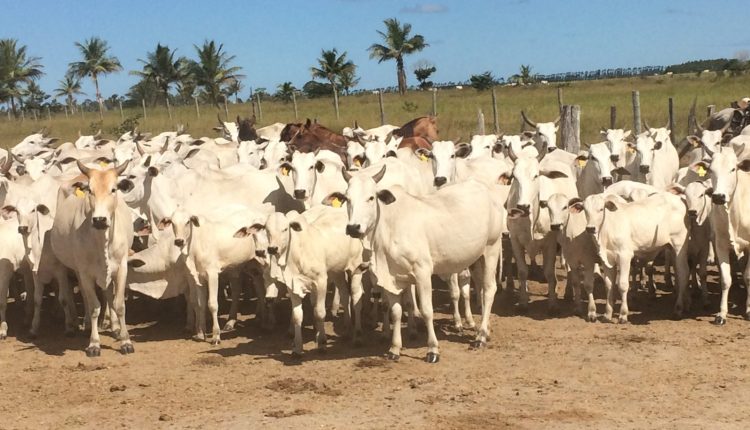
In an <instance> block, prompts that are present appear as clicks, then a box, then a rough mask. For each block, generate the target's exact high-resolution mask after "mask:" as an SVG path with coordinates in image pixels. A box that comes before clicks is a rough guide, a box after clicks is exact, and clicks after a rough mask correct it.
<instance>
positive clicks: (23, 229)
mask: <svg viewBox="0 0 750 430" xmlns="http://www.w3.org/2000/svg"><path fill="white" fill-rule="evenodd" d="M18 233H20V234H22V235H24V236H26V235H27V234H29V226H27V225H19V226H18Z"/></svg>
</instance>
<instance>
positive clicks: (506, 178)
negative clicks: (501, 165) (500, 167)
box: [497, 173, 513, 185]
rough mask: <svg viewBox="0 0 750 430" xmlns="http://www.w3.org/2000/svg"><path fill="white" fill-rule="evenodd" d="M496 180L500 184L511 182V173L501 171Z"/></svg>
mask: <svg viewBox="0 0 750 430" xmlns="http://www.w3.org/2000/svg"><path fill="white" fill-rule="evenodd" d="M497 182H498V183H499V184H501V185H510V184H511V183H512V182H513V175H509V174H507V173H503V174H502V175H500V177H499V178H497Z"/></svg>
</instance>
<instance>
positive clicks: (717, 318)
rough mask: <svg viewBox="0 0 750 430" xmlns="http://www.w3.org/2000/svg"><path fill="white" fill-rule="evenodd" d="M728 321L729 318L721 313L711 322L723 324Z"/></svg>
mask: <svg viewBox="0 0 750 430" xmlns="http://www.w3.org/2000/svg"><path fill="white" fill-rule="evenodd" d="M726 323H727V319H726V318H724V317H723V316H721V315H716V318H714V320H713V321H712V322H711V324H713V325H718V326H722V325H724V324H726Z"/></svg>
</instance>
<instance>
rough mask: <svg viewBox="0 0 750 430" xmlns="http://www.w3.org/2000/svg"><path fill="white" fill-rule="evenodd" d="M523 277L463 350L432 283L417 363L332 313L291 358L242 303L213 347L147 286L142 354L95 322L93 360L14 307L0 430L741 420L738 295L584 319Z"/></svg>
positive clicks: (277, 335)
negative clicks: (354, 339) (685, 309)
mask: <svg viewBox="0 0 750 430" xmlns="http://www.w3.org/2000/svg"><path fill="white" fill-rule="evenodd" d="M711 275H712V276H711V279H710V280H711V282H712V283H711V292H712V294H711V306H710V308H709V311H710V312H715V311H717V310H718V287H717V285H716V273H715V272H712V273H711ZM561 278H562V276H561ZM531 287H532V292H533V293H534V294H533V295H532V300H533V302H532V303H531V306H530V309H529V312H528V314H526V315H517V313H516V312H515V310H514V306H513V305H512V304H511V303H510V301H508V300H502V299H501V296H500V295H498V300H496V302H495V307H494V309H493V311H494V312H493V313H494V315H493V317H492V340H491V341H490V344H489V346H488V347H487V348H486V349H484V350H480V351H472V350H469V348H468V346H469V345H468V344H469V341H470V340H471V335H472V334H473V333H466V334H464V335H463V336H459V335H457V334H456V333H454V332H453V331H452V330H451V324H452V321H451V317H450V300H449V296H448V292H447V291H445V290H442V289H441V290H436V291H435V301H436V309H437V311H438V313H437V315H436V321H437V324H436V325H437V329H438V338H439V340H440V348H441V361H440V362H439V363H438V364H432V365H431V364H427V363H425V362H424V361H423V358H424V355H425V353H426V339H425V335H424V334H423V333H421V334H420V336H419V338H418V339H417V340H413V341H409V340H406V339H405V347H406V348H405V349H404V350H403V352H402V356H401V360H400V361H399V362H396V363H394V362H388V361H386V360H384V359H383V358H381V356H382V355H383V353H385V352H386V350H387V345H386V344H385V343H383V342H381V341H380V340H379V331H376V332H368V333H367V334H366V343H365V346H363V347H359V348H354V347H353V346H352V345H351V344H350V343H349V342H345V341H343V340H341V339H340V338H339V337H338V336H336V335H335V330H334V324H333V323H332V322H329V323H327V333H328V334H329V349H328V352H327V353H326V354H319V353H316V352H314V351H311V350H312V349H313V348H314V341H313V332H312V327H311V326H309V325H308V326H307V328H306V329H305V331H304V335H305V340H306V343H305V350H306V351H309V352H307V353H306V354H305V357H304V360H303V361H302V362H301V363H297V362H293V361H292V360H291V359H290V355H289V353H290V348H291V340H290V339H289V338H288V337H287V335H286V329H285V327H284V324H280V325H279V326H278V327H277V329H276V330H275V331H273V332H264V331H262V330H260V329H258V328H257V327H256V325H255V323H254V321H253V318H254V317H253V315H250V316H248V315H247V313H248V312H250V310H251V309H254V304H253V303H251V302H248V303H243V311H244V313H245V316H244V318H243V320H242V321H241V322H240V324H239V325H238V328H237V329H236V330H235V331H234V332H231V333H225V334H224V335H223V338H222V339H223V340H222V343H221V344H220V345H219V346H215V347H212V346H211V345H209V344H208V343H197V342H193V341H191V340H186V339H185V338H184V336H183V334H182V325H183V322H182V321H183V320H182V316H180V313H179V312H175V311H174V309H175V306H168V305H163V304H162V305H154V303H147V302H146V301H145V299H141V300H134V301H131V302H129V304H128V321H129V323H130V324H131V331H130V333H131V335H132V338H133V341H134V345H135V350H136V353H135V354H133V355H130V356H122V355H120V354H119V353H118V352H117V349H116V348H117V346H118V344H117V343H116V342H115V341H114V339H113V338H112V337H111V336H109V335H107V334H105V335H103V336H102V355H101V357H100V358H94V359H91V358H87V357H86V356H85V354H84V352H83V348H84V347H85V346H86V344H87V338H86V337H84V336H79V337H77V338H73V339H68V338H65V337H64V336H63V333H62V330H63V328H62V324H61V321H59V320H57V319H55V318H53V317H52V316H50V315H49V312H48V313H46V314H45V315H44V317H45V318H44V319H45V326H44V327H43V331H42V334H41V337H40V338H39V339H37V340H34V341H32V340H30V339H29V338H28V337H27V335H25V334H24V333H25V332H26V331H25V330H23V329H21V328H20V325H21V320H22V315H21V313H22V310H21V309H20V306H18V305H14V304H11V305H10V306H9V309H10V314H11V315H10V317H11V319H10V323H11V330H10V333H9V334H10V337H9V338H8V339H7V340H4V341H0V369H1V370H2V375H3V376H2V378H0V393H2V399H3V400H2V401H1V402H0V429H23V428H32V427H33V428H51V429H56V428H94V427H97V428H109V429H116V428H137V429H144V428H258V427H259V426H263V427H262V428H290V427H292V426H294V427H295V428H301V426H303V427H304V428H307V429H313V428H324V429H328V428H331V429H351V428H378V429H380V428H397V427H400V428H409V429H421V428H431V429H437V428H439V429H443V428H446V429H451V428H455V429H470V428H509V429H536V428H555V429H568V428H569V429H579V428H583V427H588V428H614V427H618V428H660V429H673V428H674V429H677V428H679V429H691V428H695V429H706V428H711V429H718V428H745V427H746V426H747V423H748V420H749V419H750V418H748V417H749V416H750V403H749V402H748V400H749V399H750V394H749V393H750V382H749V380H748V379H749V377H750V371H749V370H748V368H747V367H748V363H749V361H750V353H748V346H749V345H750V339H748V336H749V335H750V323H749V322H746V321H743V320H742V318H741V317H740V315H741V314H742V312H743V311H744V305H739V306H738V307H737V306H733V307H732V309H731V310H730V318H729V321H728V323H727V324H726V326H724V327H715V326H713V325H711V324H710V323H709V322H710V321H711V320H712V317H711V315H710V312H709V311H706V312H703V311H696V310H695V309H694V310H693V312H691V314H690V316H689V317H688V318H686V319H684V320H682V321H672V320H671V319H670V314H671V309H672V305H673V303H674V298H673V296H672V293H671V292H666V291H662V290H659V291H658V295H657V297H656V298H655V299H653V298H650V297H649V296H648V294H647V293H646V292H645V291H644V292H639V293H638V294H636V297H635V299H634V300H633V301H632V302H631V311H633V314H632V315H631V324H628V325H618V324H606V323H602V322H598V323H593V324H592V323H587V322H585V321H584V320H583V319H581V318H579V317H576V316H573V314H572V311H571V305H572V304H571V303H570V302H562V303H561V304H562V307H563V309H564V311H563V312H562V313H561V315H560V316H558V317H554V318H552V317H548V316H547V313H546V298H545V297H544V296H543V292H544V291H546V287H545V286H544V285H543V284H540V283H537V282H533V283H532V284H531ZM598 293H599V294H598V297H599V298H601V297H603V294H602V292H601V291H599V292H598ZM744 298H745V291H744V290H742V289H736V291H733V294H732V295H731V296H730V300H731V301H732V302H733V303H744ZM598 302H599V312H600V313H601V312H602V311H603V307H604V305H603V301H602V300H598ZM476 309H477V308H475V312H476ZM286 312H287V313H286V315H288V311H286ZM475 315H476V314H475ZM284 317H285V315H280V320H281V319H282V318H284ZM209 323H210V322H209ZM113 348H115V349H113ZM550 426H552V427H550Z"/></svg>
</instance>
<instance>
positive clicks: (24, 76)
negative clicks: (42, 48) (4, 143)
mask: <svg viewBox="0 0 750 430" xmlns="http://www.w3.org/2000/svg"><path fill="white" fill-rule="evenodd" d="M17 45H18V40H16V39H2V40H0V96H2V97H3V98H4V99H8V100H10V105H11V110H12V111H13V115H16V99H18V98H19V97H21V96H22V95H23V94H24V89H23V88H22V87H21V86H20V85H19V84H27V85H28V84H31V83H32V82H34V80H36V79H37V78H39V77H40V76H42V75H43V74H44V73H43V72H42V68H43V67H44V66H42V65H41V64H40V63H39V60H41V59H40V58H39V57H27V56H26V46H17Z"/></svg>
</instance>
